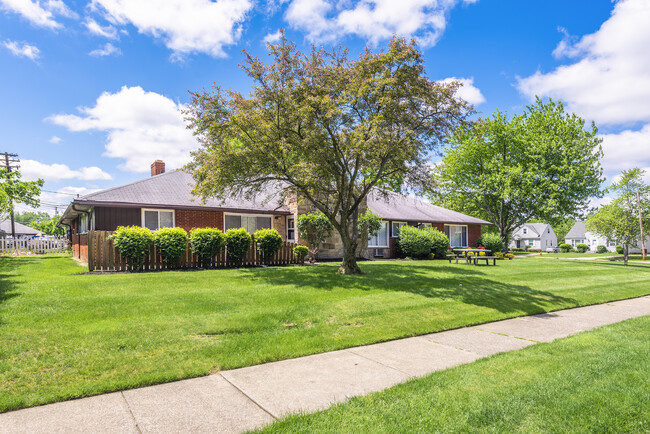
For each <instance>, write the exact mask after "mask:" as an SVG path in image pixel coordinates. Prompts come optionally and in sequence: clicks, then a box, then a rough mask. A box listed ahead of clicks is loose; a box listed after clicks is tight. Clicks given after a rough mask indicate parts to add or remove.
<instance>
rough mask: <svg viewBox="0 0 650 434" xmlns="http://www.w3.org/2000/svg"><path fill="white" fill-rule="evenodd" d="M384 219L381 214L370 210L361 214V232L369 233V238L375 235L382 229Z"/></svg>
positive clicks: (359, 221) (359, 222) (359, 224)
mask: <svg viewBox="0 0 650 434" xmlns="http://www.w3.org/2000/svg"><path fill="white" fill-rule="evenodd" d="M383 223H384V221H383V220H382V219H381V217H379V215H377V214H375V213H374V212H372V211H370V210H368V211H366V212H365V213H363V214H361V215H360V216H359V220H358V223H357V224H358V226H359V233H360V234H365V235H367V238H370V237H374V236H375V235H377V233H378V232H379V231H380V230H381V226H382V225H383Z"/></svg>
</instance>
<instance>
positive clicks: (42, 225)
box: [27, 215, 65, 236]
mask: <svg viewBox="0 0 650 434" xmlns="http://www.w3.org/2000/svg"><path fill="white" fill-rule="evenodd" d="M57 223H59V218H58V217H49V215H48V219H44V220H41V221H35V222H32V223H31V224H28V225H27V226H29V227H30V228H32V229H36V230H37V231H40V232H43V233H44V234H47V235H56V236H63V235H65V228H64V227H62V226H57Z"/></svg>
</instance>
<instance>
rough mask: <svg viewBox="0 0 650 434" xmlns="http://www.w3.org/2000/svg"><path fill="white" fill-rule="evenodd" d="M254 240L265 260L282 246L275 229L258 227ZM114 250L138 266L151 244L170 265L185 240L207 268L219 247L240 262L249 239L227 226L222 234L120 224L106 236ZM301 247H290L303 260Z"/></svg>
mask: <svg viewBox="0 0 650 434" xmlns="http://www.w3.org/2000/svg"><path fill="white" fill-rule="evenodd" d="M254 236H255V240H256V241H257V250H258V252H259V254H260V256H261V257H262V260H263V261H264V262H266V263H268V262H270V261H272V260H273V257H274V256H275V255H276V254H277V253H278V251H279V250H280V248H281V247H282V237H281V236H280V234H279V233H278V231H276V230H275V229H260V230H258V231H256V232H255V234H254ZM110 238H111V239H112V240H113V242H114V244H115V247H116V248H117V250H118V251H119V252H120V255H122V256H123V257H124V258H125V259H126V261H127V263H128V264H129V265H131V266H133V267H135V268H137V269H140V268H141V267H142V265H143V263H144V259H145V258H146V257H147V255H148V254H149V249H150V248H151V246H152V245H155V246H156V248H157V249H158V251H159V252H160V256H161V257H162V258H163V260H164V261H165V262H166V263H167V264H168V265H169V266H171V267H175V266H177V265H178V262H179V261H180V259H181V257H182V256H183V255H184V254H185V252H186V248H187V242H188V241H189V243H190V248H191V250H192V252H194V254H196V255H197V256H198V257H199V258H200V260H201V265H202V266H203V267H209V266H210V263H211V261H212V258H214V257H215V256H216V255H217V254H218V253H219V251H220V250H221V248H222V247H224V246H226V252H227V256H228V259H229V260H230V261H232V262H234V263H235V264H241V263H242V261H243V259H244V257H245V256H246V252H248V249H249V248H250V245H251V243H252V241H253V239H252V237H251V235H250V234H249V233H248V232H246V229H244V228H239V229H229V230H227V231H226V233H225V234H224V233H223V232H221V230H219V229H217V228H195V229H192V230H191V231H190V235H189V237H188V235H187V232H185V230H184V229H182V228H161V229H158V230H156V231H153V232H151V231H150V230H149V229H147V228H142V227H140V226H120V227H118V228H117V230H116V231H115V232H114V233H113V235H111V237H110ZM304 249H306V247H305V246H297V247H295V248H294V254H295V255H296V258H298V260H299V262H302V260H304V257H305V256H306V254H307V253H306V252H303V250H304Z"/></svg>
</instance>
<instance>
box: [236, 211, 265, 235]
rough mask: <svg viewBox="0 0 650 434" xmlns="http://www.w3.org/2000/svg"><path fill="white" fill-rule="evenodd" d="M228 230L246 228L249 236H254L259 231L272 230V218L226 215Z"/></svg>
mask: <svg viewBox="0 0 650 434" xmlns="http://www.w3.org/2000/svg"><path fill="white" fill-rule="evenodd" d="M225 226H226V230H228V229H239V228H244V229H246V232H248V233H249V234H254V233H255V231H256V230H258V229H270V228H271V217H270V216H268V217H267V216H254V215H238V214H226V225H225Z"/></svg>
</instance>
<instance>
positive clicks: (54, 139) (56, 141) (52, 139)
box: [49, 136, 63, 145]
mask: <svg viewBox="0 0 650 434" xmlns="http://www.w3.org/2000/svg"><path fill="white" fill-rule="evenodd" d="M49 141H50V143H54V144H55V145H58V144H59V143H61V142H62V141H63V139H62V138H61V137H58V136H52V137H50V140H49Z"/></svg>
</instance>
